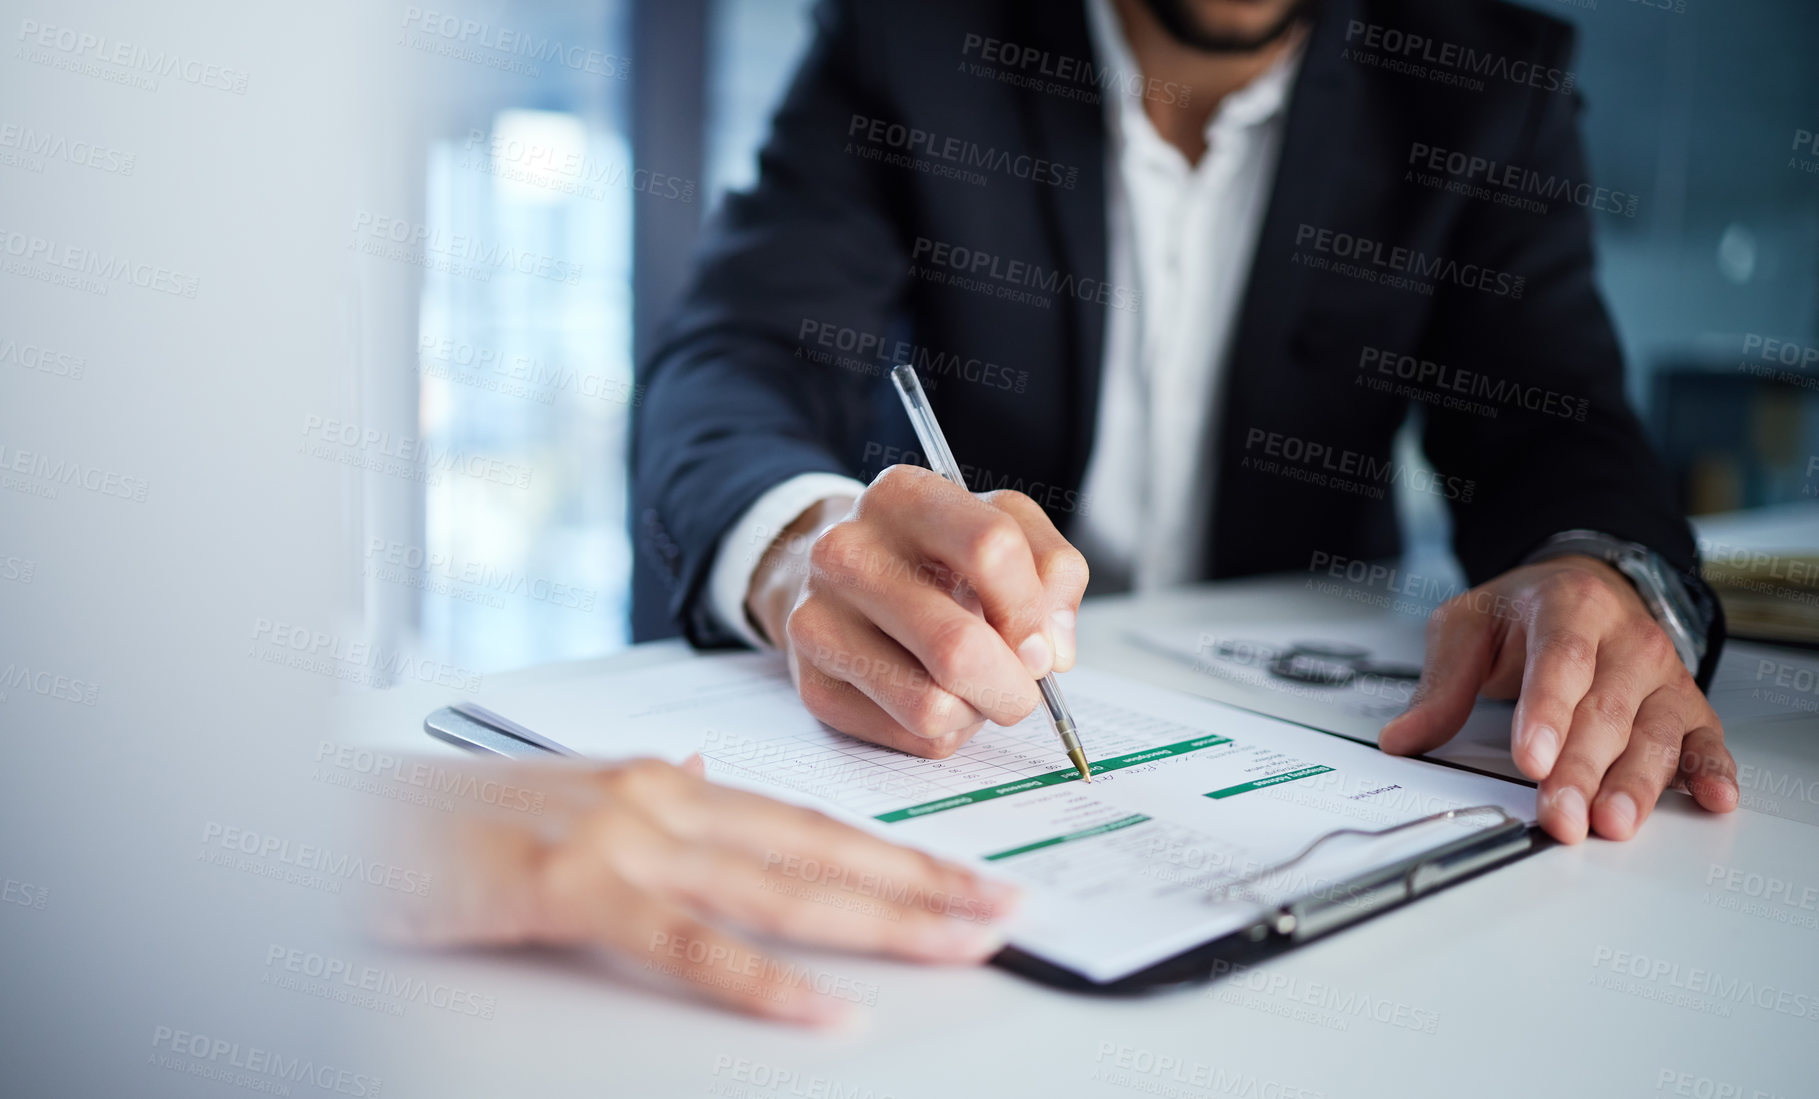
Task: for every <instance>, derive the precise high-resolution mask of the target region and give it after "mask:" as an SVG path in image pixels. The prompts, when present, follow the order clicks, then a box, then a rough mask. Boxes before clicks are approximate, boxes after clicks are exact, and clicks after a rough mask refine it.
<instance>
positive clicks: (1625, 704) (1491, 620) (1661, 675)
mask: <svg viewBox="0 0 1819 1099" xmlns="http://www.w3.org/2000/svg"><path fill="white" fill-rule="evenodd" d="M1481 694H1482V695H1484V696H1486V697H1489V698H1515V699H1517V703H1516V714H1515V720H1514V721H1513V722H1512V724H1511V728H1510V737H1511V740H1510V750H1511V752H1512V753H1513V755H1514V757H1515V760H1516V765H1517V766H1518V767H1520V768H1521V770H1522V773H1523V774H1525V775H1527V776H1528V777H1530V778H1532V779H1535V780H1537V781H1539V782H1540V784H1541V788H1540V796H1539V799H1538V803H1537V809H1538V812H1539V814H1540V821H1541V826H1542V827H1543V828H1545V829H1547V831H1548V832H1549V834H1551V835H1552V836H1553V837H1554V838H1555V839H1558V840H1560V841H1561V842H1563V843H1578V842H1579V841H1580V840H1583V839H1584V838H1585V837H1586V834H1587V831H1588V830H1593V831H1596V832H1597V833H1598V834H1599V835H1600V836H1603V837H1605V838H1607V839H1616V840H1624V839H1629V838H1630V837H1631V836H1633V835H1635V834H1636V829H1637V828H1638V827H1640V826H1641V824H1642V822H1643V821H1644V820H1646V819H1647V818H1648V815H1649V812H1650V810H1652V809H1653V808H1654V807H1655V802H1656V800H1657V799H1658V798H1659V797H1660V796H1661V793H1662V791H1663V790H1665V789H1667V787H1668V786H1669V785H1670V784H1674V783H1681V784H1684V785H1685V786H1686V788H1687V790H1688V791H1689V792H1690V793H1691V794H1692V796H1693V798H1694V800H1696V801H1697V802H1698V803H1699V804H1700V805H1701V806H1703V807H1705V808H1706V809H1709V810H1711V811H1713V812H1717V813H1727V812H1729V811H1731V810H1732V809H1734V808H1736V807H1737V777H1736V776H1737V767H1736V763H1735V761H1733V760H1732V759H1731V754H1730V752H1729V750H1727V749H1726V748H1725V746H1724V728H1723V726H1722V725H1721V724H1720V723H1719V721H1718V715H1717V714H1715V713H1713V712H1712V707H1711V705H1710V703H1708V702H1707V701H1706V699H1705V696H1704V695H1703V694H1702V693H1701V692H1700V690H1699V688H1698V686H1697V685H1696V684H1695V683H1694V682H1693V677H1692V675H1691V673H1689V672H1688V671H1687V669H1686V666H1685V665H1684V664H1682V663H1681V662H1680V658H1679V656H1678V655H1677V654H1676V653H1675V651H1674V645H1673V643H1672V642H1671V641H1670V640H1669V639H1668V636H1667V634H1666V633H1665V632H1664V631H1663V630H1662V629H1661V627H1660V626H1659V625H1657V624H1656V623H1655V620H1654V619H1653V618H1652V617H1650V616H1649V613H1648V608H1647V607H1646V606H1644V605H1643V602H1642V599H1641V598H1640V597H1639V596H1638V595H1637V594H1636V591H1635V589H1634V588H1633V587H1632V586H1631V585H1630V583H1629V581H1628V580H1626V579H1624V577H1623V574H1622V573H1620V572H1618V571H1617V570H1616V569H1613V568H1611V567H1610V566H1609V565H1607V564H1605V563H1604V562H1602V561H1599V560H1596V559H1595V558H1591V557H1579V556H1570V557H1559V558H1555V559H1552V560H1548V561H1543V562H1540V563H1537V564H1533V565H1525V566H1523V567H1521V568H1516V569H1512V570H1510V571H1509V572H1507V573H1504V574H1503V575H1502V576H1499V577H1497V578H1496V579H1495V580H1492V581H1491V582H1490V583H1488V584H1484V585H1482V586H1480V587H1477V588H1473V589H1472V590H1471V591H1469V592H1467V593H1465V594H1464V595H1462V596H1459V597H1458V598H1457V599H1453V600H1451V601H1449V602H1447V603H1445V604H1443V605H1442V606H1441V607H1440V608H1439V609H1438V610H1436V611H1435V612H1434V615H1433V617H1432V618H1430V619H1429V620H1428V628H1427V661H1426V666H1425V667H1424V668H1423V669H1422V672H1421V684H1420V686H1419V687H1417V688H1416V691H1415V702H1414V704H1413V705H1411V706H1410V707H1409V709H1408V710H1407V711H1406V712H1405V713H1403V714H1402V715H1401V716H1399V717H1397V718H1396V719H1395V720H1394V721H1391V722H1390V723H1389V724H1388V725H1386V726H1385V727H1384V729H1383V732H1382V734H1381V736H1380V737H1379V740H1378V743H1379V744H1380V745H1381V746H1382V747H1383V750H1384V751H1386V752H1395V753H1397V754H1401V755H1412V754H1415V753H1418V752H1426V751H1429V750H1431V749H1433V748H1437V747H1439V746H1440V745H1442V744H1444V743H1446V742H1447V741H1448V740H1450V739H1452V737H1453V734H1455V733H1457V732H1458V731H1459V729H1460V728H1461V726H1463V725H1464V724H1465V720H1466V718H1467V716H1469V715H1470V713H1471V710H1472V704H1473V702H1474V701H1475V700H1476V699H1477V698H1478V696H1479V695H1481Z"/></svg>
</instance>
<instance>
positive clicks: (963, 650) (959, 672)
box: [928, 614, 998, 690]
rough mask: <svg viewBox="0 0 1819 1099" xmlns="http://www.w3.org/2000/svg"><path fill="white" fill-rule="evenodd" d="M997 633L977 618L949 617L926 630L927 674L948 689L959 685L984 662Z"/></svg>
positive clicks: (963, 615) (995, 641)
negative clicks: (927, 649) (927, 631)
mask: <svg viewBox="0 0 1819 1099" xmlns="http://www.w3.org/2000/svg"><path fill="white" fill-rule="evenodd" d="M997 636H998V635H997V634H995V633H992V631H991V627H989V626H987V625H986V624H985V622H984V621H983V620H981V619H977V618H974V617H972V616H971V615H965V614H956V615H952V616H949V617H948V618H946V619H945V620H944V621H942V622H940V623H938V624H936V625H935V627H934V628H933V629H932V630H931V631H930V632H929V638H928V646H929V661H928V670H929V674H930V675H932V676H934V677H935V680H936V682H938V683H940V684H941V685H942V686H944V687H947V688H948V689H949V690H953V689H955V688H956V687H959V686H960V685H961V684H964V683H965V682H966V681H967V678H968V677H969V676H970V675H976V674H977V669H979V668H981V667H983V666H984V665H985V662H986V660H987V658H988V657H989V656H990V653H991V649H990V647H989V646H990V645H991V644H993V643H998V642H997Z"/></svg>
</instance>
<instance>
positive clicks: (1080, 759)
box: [1067, 748, 1093, 782]
mask: <svg viewBox="0 0 1819 1099" xmlns="http://www.w3.org/2000/svg"><path fill="white" fill-rule="evenodd" d="M1067 758H1068V759H1070V760H1072V761H1073V764H1074V769H1075V770H1077V771H1079V772H1080V778H1081V779H1082V780H1083V781H1086V782H1091V781H1093V770H1092V768H1091V767H1089V766H1087V762H1086V753H1085V752H1082V751H1081V750H1080V749H1078V748H1072V749H1069V750H1068V753H1067Z"/></svg>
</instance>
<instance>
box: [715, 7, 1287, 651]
mask: <svg viewBox="0 0 1819 1099" xmlns="http://www.w3.org/2000/svg"><path fill="white" fill-rule="evenodd" d="M1086 4H1087V17H1088V23H1089V26H1090V28H1091V31H1092V37H1093V50H1094V53H1095V55H1096V59H1097V61H1098V63H1099V64H1100V65H1101V66H1102V67H1105V68H1109V69H1110V70H1111V71H1112V72H1114V73H1119V74H1135V73H1137V72H1139V69H1138V67H1137V64H1136V61H1135V60H1134V59H1133V58H1132V56H1131V53H1130V47H1129V45H1128V44H1127V43H1126V42H1125V38H1124V31H1123V27H1122V26H1121V25H1120V23H1119V20H1118V16H1117V13H1116V12H1114V11H1113V10H1112V5H1111V0H1086ZM1299 65H1300V51H1299V50H1295V51H1293V52H1291V53H1290V54H1288V55H1286V56H1284V57H1283V58H1282V59H1281V60H1280V61H1278V62H1277V63H1276V64H1275V65H1273V66H1272V67H1271V68H1270V69H1269V70H1268V71H1266V72H1265V73H1264V74H1263V75H1262V76H1260V77H1258V78H1257V79H1256V80H1254V81H1252V82H1251V83H1250V84H1248V85H1246V86H1245V87H1243V88H1241V89H1239V90H1238V91H1236V92H1233V93H1232V94H1230V95H1228V96H1227V97H1226V98H1225V100H1224V101H1223V102H1222V103H1221V104H1220V105H1219V109H1218V110H1217V111H1215V112H1214V114H1213V117H1212V118H1211V120H1210V121H1208V123H1207V127H1206V145H1207V151H1206V153H1205V155H1203V156H1202V157H1201V158H1200V161H1199V163H1197V164H1190V163H1189V162H1188V160H1187V158H1186V157H1185V156H1183V155H1182V153H1181V151H1180V150H1179V149H1177V148H1175V147H1174V146H1173V145H1170V144H1169V143H1168V142H1167V141H1165V140H1163V138H1162V136H1161V135H1160V134H1158V133H1157V132H1156V128H1155V126H1154V125H1153V124H1152V123H1151V122H1150V120H1149V117H1148V115H1146V114H1145V113H1144V108H1143V99H1142V97H1141V86H1142V83H1143V82H1142V81H1140V80H1129V79H1126V80H1123V81H1120V82H1118V83H1117V84H1115V85H1113V86H1112V87H1110V88H1108V89H1107V91H1106V97H1105V114H1106V119H1105V121H1106V138H1107V140H1106V184H1107V186H1106V227H1107V238H1106V243H1107V257H1108V260H1109V263H1110V271H1109V272H1108V276H1109V281H1110V282H1111V284H1112V285H1114V286H1127V287H1130V288H1132V289H1133V290H1135V291H1136V293H1137V300H1138V302H1139V306H1138V308H1136V309H1129V310H1125V309H1110V310H1107V314H1106V317H1107V323H1106V333H1105V360H1104V364H1103V370H1102V372H1101V375H1100V390H1099V405H1098V420H1097V429H1096V432H1095V436H1094V442H1093V449H1092V452H1091V454H1089V455H1088V458H1087V465H1086V477H1085V482H1084V484H1083V485H1082V486H1081V497H1080V499H1081V507H1080V509H1079V511H1078V512H1077V514H1076V516H1075V520H1074V522H1072V523H1070V524H1069V525H1068V529H1067V530H1065V531H1064V532H1063V533H1065V534H1066V535H1067V537H1068V539H1069V540H1070V541H1072V542H1073V543H1074V545H1075V546H1076V547H1078V548H1079V550H1080V552H1081V553H1082V554H1084V555H1085V556H1086V559H1087V563H1088V564H1089V565H1090V566H1091V568H1092V571H1093V578H1094V585H1093V586H1094V588H1095V590H1099V589H1101V588H1102V587H1103V588H1108V589H1112V588H1127V587H1128V588H1135V589H1137V590H1140V591H1141V590H1149V589H1153V588H1159V587H1166V586H1170V585H1176V584H1184V583H1188V582H1191V581H1194V580H1197V579H1199V578H1200V566H1201V560H1202V557H1203V555H1204V553H1205V549H1206V547H1205V537H1206V529H1207V520H1208V518H1209V516H1210V514H1211V509H1212V503H1213V501H1212V485H1213V480H1214V478H1213V472H1214V470H1213V461H1214V455H1215V443H1216V440H1215V439H1214V437H1213V436H1214V430H1215V428H1216V425H1217V424H1218V416H1217V406H1218V403H1219V391H1220V383H1221V380H1222V378H1223V376H1224V373H1225V360H1226V357H1227V354H1228V351H1229V348H1230V344H1231V337H1232V330H1233V327H1234V325H1235V323H1236V320H1237V315H1238V303H1239V302H1240V300H1241V299H1242V298H1243V295H1244V289H1245V283H1246V281H1247V278H1248V275H1249V273H1250V266H1251V257H1252V255H1253V253H1254V252H1255V250H1256V244H1257V232H1258V229H1259V228H1260V226H1261V223H1262V221H1263V217H1264V213H1265V209H1266V207H1267V205H1268V202H1269V195H1270V191H1271V188H1272V185H1273V183H1274V181H1275V175H1276V163H1277V159H1278V154H1279V153H1280V150H1281V145H1282V129H1283V121H1284V116H1285V115H1286V113H1287V103H1288V96H1289V91H1290V89H1291V87H1292V86H1293V84H1294V77H1295V71H1296V69H1297V68H1298V67H1299ZM1120 87H1125V88H1133V89H1134V91H1129V92H1120V91H1119V90H1118V89H1119V88H1120ZM1168 109H1169V110H1178V109H1181V108H1177V107H1173V106H1170V107H1169V108H1168ZM864 488H865V486H864V484H862V483H861V482H859V481H856V480H853V479H852V478H849V477H840V476H836V475H833V474H825V473H813V474H804V475H802V476H799V477H793V478H791V479H790V480H788V481H785V482H783V483H782V484H780V485H778V486H777V487H775V488H773V489H771V490H770V491H769V492H766V493H765V494H764V495H763V496H760V497H759V498H758V500H757V502H756V503H754V504H753V505H752V506H751V507H750V508H748V509H747V510H746V511H745V513H744V514H743V515H741V516H740V517H739V519H738V521H737V522H735V523H734V524H733V526H732V527H731V528H730V529H729V531H728V533H727V535H726V537H725V538H724V539H723V540H722V541H721V544H720V550H719V552H718V553H717V555H716V556H715V560H714V565H713V569H712V572H711V573H710V576H709V580H708V598H709V602H710V605H711V606H712V608H713V612H714V615H715V617H716V618H718V619H719V621H720V623H721V624H722V625H723V626H725V627H726V628H727V629H729V630H731V631H733V632H734V633H736V634H737V635H738V636H740V637H741V638H743V639H745V640H746V641H747V642H748V643H750V644H752V645H755V646H759V647H763V644H764V643H763V639H762V638H760V637H759V636H758V634H757V632H756V631H755V630H754V629H753V628H752V625H751V623H750V622H749V621H748V619H747V618H746V614H745V596H746V593H747V592H748V590H749V589H750V587H751V580H752V573H753V572H754V570H756V568H757V566H758V559H759V557H760V556H761V555H762V554H763V552H764V550H765V548H766V547H767V546H769V544H770V543H771V541H772V540H773V539H774V538H775V537H776V536H777V534H778V532H780V531H781V530H782V529H783V528H784V527H785V526H788V525H789V523H790V522H791V521H793V520H794V519H795V518H796V517H797V516H798V515H800V514H801V513H802V512H803V511H805V510H806V509H807V508H808V507H809V506H811V505H812V504H814V503H815V502H816V501H817V500H822V499H825V498H827V497H829V496H839V495H847V496H852V497H855V498H856V497H857V496H858V495H859V493H860V492H862V491H863V490H864Z"/></svg>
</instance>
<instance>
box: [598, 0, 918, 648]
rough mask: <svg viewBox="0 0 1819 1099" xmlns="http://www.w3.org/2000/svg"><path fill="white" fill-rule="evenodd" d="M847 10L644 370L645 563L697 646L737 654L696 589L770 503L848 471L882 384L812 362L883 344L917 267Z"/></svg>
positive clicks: (711, 239)
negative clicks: (831, 346)
mask: <svg viewBox="0 0 1819 1099" xmlns="http://www.w3.org/2000/svg"><path fill="white" fill-rule="evenodd" d="M881 55H882V54H881V51H876V50H868V46H867V43H865V42H863V41H861V40H859V32H858V31H857V30H856V29H855V27H854V25H853V20H852V18H851V13H850V11H849V9H848V6H847V4H846V3H844V2H843V0H830V2H827V3H824V4H823V5H822V6H821V7H820V8H819V10H818V11H817V28H816V35H815V39H814V42H813V44H812V46H811V47H810V51H809V54H808V56H807V58H806V60H805V61H804V63H803V65H802V67H801V68H800V69H799V70H798V73H797V75H796V78H795V80H794V82H793V84H792V85H791V87H790V90H789V91H788V93H787V94H786V96H785V99H784V102H783V105H782V106H781V107H780V108H779V111H778V113H777V115H776V117H775V119H774V121H773V127H772V132H771V136H770V138H769V140H768V142H767V143H766V145H765V148H764V149H763V151H762V153H761V154H760V159H759V179H758V183H757V185H756V186H755V188H754V189H753V190H752V191H750V192H749V193H745V194H734V195H730V196H728V198H727V200H726V202H725V203H724V205H723V206H722V208H721V211H720V213H719V214H718V216H717V218H716V220H715V224H713V225H712V226H710V227H709V229H708V231H707V233H706V235H705V239H706V243H705V245H704V248H703V252H702V254H701V255H700V256H699V257H697V264H696V269H695V274H694V276H693V281H692V284H691V286H690V287H689V289H688V290H687V292H686V294H685V296H684V299H683V301H682V303H681V306H680V308H679V309H678V311H677V312H676V313H675V315H674V316H673V318H672V319H671V321H670V323H669V324H668V325H667V326H666V328H665V330H664V333H663V336H662V338H661V340H660V341H659V345H658V347H657V350H656V351H655V353H654V354H653V356H652V357H651V358H650V360H649V361H648V363H647V364H646V367H645V371H644V374H645V377H644V381H645V385H646V389H645V393H644V400H643V402H642V405H641V407H640V409H639V415H638V418H637V422H636V424H635V426H634V431H633V441H632V477H633V506H634V508H635V509H636V510H635V511H634V514H635V515H637V516H638V521H637V523H636V524H635V528H634V529H635V530H636V531H637V535H638V536H637V538H636V541H637V543H638V547H637V548H638V551H639V552H641V553H646V554H649V555H651V557H652V558H653V559H654V560H655V562H656V564H657V566H658V569H659V571H660V572H661V573H662V574H663V575H664V576H665V578H666V580H667V582H668V583H669V585H670V590H671V598H670V612H671V614H672V616H673V617H675V618H676V619H677V620H678V621H679V622H680V623H681V625H682V627H683V631H684V633H685V634H686V635H687V637H688V638H689V640H690V641H691V642H693V643H695V644H697V645H708V644H730V643H731V642H732V641H733V640H734V639H733V638H732V637H731V636H729V635H728V634H727V632H726V631H725V630H724V629H723V628H722V627H721V626H720V625H719V623H718V622H717V621H716V620H715V617H714V616H713V614H712V613H711V611H710V610H709V608H708V602H709V600H708V599H706V598H705V597H704V587H705V583H706V579H707V576H708V573H709V570H710V568H711V567H712V564H713V560H714V555H715V552H716V548H717V546H718V544H719V542H720V540H721V538H722V536H723V535H724V533H725V532H726V530H727V529H728V528H729V527H730V526H731V525H732V523H733V521H734V520H735V519H736V518H737V517H738V516H740V515H741V514H743V513H744V512H745V511H746V509H747V508H748V507H749V506H751V504H752V503H753V502H754V501H755V500H757V499H758V498H759V496H761V495H762V494H763V493H764V492H765V490H767V489H769V488H771V487H773V486H775V485H778V484H781V483H782V482H784V481H786V480H788V479H790V478H791V477H794V476H796V475H798V474H803V473H851V470H850V469H849V468H848V467H847V462H846V461H843V459H842V456H843V455H847V454H851V453H853V452H854V451H855V450H856V447H855V445H854V444H855V440H856V438H857V436H858V435H859V434H860V433H862V430H863V424H864V422H865V420H866V415H865V411H866V408H867V405H868V401H867V397H866V392H867V390H868V389H869V388H871V387H873V386H875V384H876V382H875V379H873V378H871V377H869V376H868V375H865V374H863V373H860V372H856V371H854V370H850V369H842V368H839V367H836V366H833V365H824V364H822V363H817V362H816V361H815V360H816V358H817V356H818V355H819V357H821V358H823V359H825V358H826V353H825V352H824V351H823V350H822V348H823V345H822V344H820V343H819V342H818V341H817V339H816V338H815V337H816V336H817V335H818V334H819V333H821V332H823V331H826V330H828V326H832V327H833V328H834V329H841V328H845V329H851V330H853V331H855V332H858V333H866V334H873V333H882V332H884V331H886V329H887V327H888V323H889V321H890V319H891V318H892V316H893V315H894V313H895V306H896V303H897V302H898V300H899V299H900V296H901V293H902V285H903V280H904V278H905V274H904V272H905V270H906V268H907V266H908V262H909V255H908V250H907V247H906V246H905V244H904V242H903V241H902V239H901V235H900V230H899V229H898V227H897V226H898V223H899V220H900V219H898V218H895V217H893V216H891V213H890V201H891V196H890V194H889V193H888V192H889V190H890V181H889V179H888V177H886V176H884V175H882V174H881V172H880V170H879V168H878V167H877V166H876V165H875V164H874V162H872V161H868V160H865V159H863V158H861V157H859V156H855V155H853V154H852V152H851V151H849V146H848V144H847V141H848V138H847V133H848V130H849V127H850V125H851V124H852V121H853V119H854V117H855V116H870V117H876V116H879V115H883V114H886V113H888V110H889V109H888V108H886V107H882V106H880V105H879V98H880V97H879V96H878V95H877V93H876V92H875V91H874V90H873V89H872V88H870V87H869V86H868V77H867V75H866V74H865V73H863V72H862V71H860V66H859V64H858V61H859V59H861V58H864V57H866V56H881Z"/></svg>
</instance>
